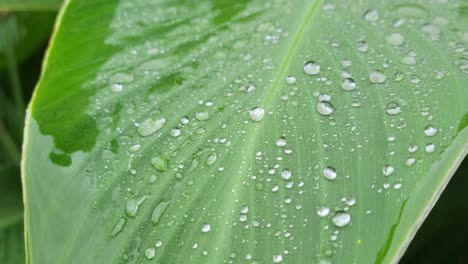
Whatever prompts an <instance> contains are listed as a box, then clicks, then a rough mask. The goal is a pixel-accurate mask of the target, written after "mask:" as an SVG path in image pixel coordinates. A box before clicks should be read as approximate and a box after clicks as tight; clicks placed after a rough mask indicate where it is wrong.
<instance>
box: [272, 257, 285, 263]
mask: <svg viewBox="0 0 468 264" xmlns="http://www.w3.org/2000/svg"><path fill="white" fill-rule="evenodd" d="M282 261H283V256H282V255H274V256H273V262H274V263H281V262H282Z"/></svg>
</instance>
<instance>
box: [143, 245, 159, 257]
mask: <svg viewBox="0 0 468 264" xmlns="http://www.w3.org/2000/svg"><path fill="white" fill-rule="evenodd" d="M155 254H156V249H155V248H153V247H150V248H147V249H146V250H145V257H146V258H147V259H153V258H154V255H155Z"/></svg>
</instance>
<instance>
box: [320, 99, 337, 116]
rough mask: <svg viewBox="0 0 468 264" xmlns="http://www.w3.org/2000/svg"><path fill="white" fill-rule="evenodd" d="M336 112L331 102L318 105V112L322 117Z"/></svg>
mask: <svg viewBox="0 0 468 264" xmlns="http://www.w3.org/2000/svg"><path fill="white" fill-rule="evenodd" d="M334 111H335V109H334V108H333V105H332V104H331V103H330V102H327V101H322V102H318V103H317V112H318V113H319V114H321V115H324V116H327V115H331V114H332V113H333V112H334Z"/></svg>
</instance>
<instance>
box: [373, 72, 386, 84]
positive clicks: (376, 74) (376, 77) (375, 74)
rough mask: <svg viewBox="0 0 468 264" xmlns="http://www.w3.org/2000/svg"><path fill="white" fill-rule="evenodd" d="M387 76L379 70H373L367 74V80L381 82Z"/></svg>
mask: <svg viewBox="0 0 468 264" xmlns="http://www.w3.org/2000/svg"><path fill="white" fill-rule="evenodd" d="M386 78H387V77H386V76H385V74H384V73H383V72H382V71H380V70H374V71H372V72H371V73H370V74H369V81H370V82H371V83H383V82H385V79H386Z"/></svg>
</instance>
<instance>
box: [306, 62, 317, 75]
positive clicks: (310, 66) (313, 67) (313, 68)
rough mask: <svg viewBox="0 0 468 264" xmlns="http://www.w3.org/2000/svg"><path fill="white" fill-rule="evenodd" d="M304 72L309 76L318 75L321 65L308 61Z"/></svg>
mask: <svg viewBox="0 0 468 264" xmlns="http://www.w3.org/2000/svg"><path fill="white" fill-rule="evenodd" d="M304 72H305V73H306V74H307V75H317V74H319V73H320V64H318V63H316V62H314V61H308V62H306V64H304Z"/></svg>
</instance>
